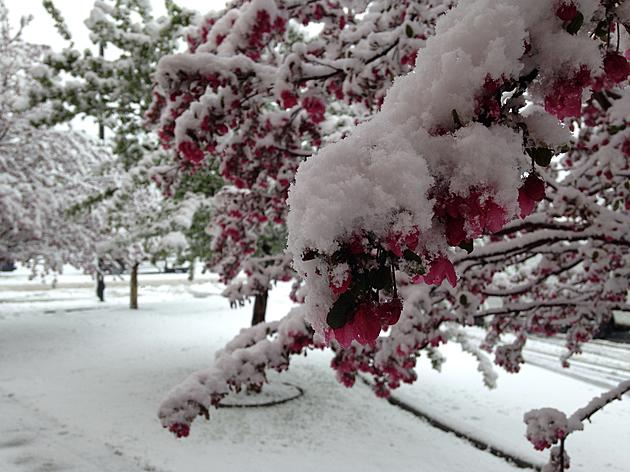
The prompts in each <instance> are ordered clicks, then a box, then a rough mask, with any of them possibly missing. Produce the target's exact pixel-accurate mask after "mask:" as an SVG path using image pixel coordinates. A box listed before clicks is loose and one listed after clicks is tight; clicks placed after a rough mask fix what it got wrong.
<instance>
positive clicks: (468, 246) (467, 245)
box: [459, 239, 475, 254]
mask: <svg viewBox="0 0 630 472" xmlns="http://www.w3.org/2000/svg"><path fill="white" fill-rule="evenodd" d="M459 247H460V248H462V249H464V250H466V252H467V253H468V254H470V253H471V252H473V249H474V248H475V247H474V244H473V240H472V239H467V240H466V241H462V242H461V243H460V244H459Z"/></svg>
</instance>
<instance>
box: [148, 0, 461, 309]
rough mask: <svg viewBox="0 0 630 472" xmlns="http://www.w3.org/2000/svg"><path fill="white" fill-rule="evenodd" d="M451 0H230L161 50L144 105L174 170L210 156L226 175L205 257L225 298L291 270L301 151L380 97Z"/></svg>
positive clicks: (339, 130)
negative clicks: (176, 49)
mask: <svg viewBox="0 0 630 472" xmlns="http://www.w3.org/2000/svg"><path fill="white" fill-rule="evenodd" d="M450 3H451V2H441V3H439V4H437V5H435V4H434V2H428V1H424V0H421V1H411V2H395V1H391V0H386V1H374V2H365V1H343V2H339V1H332V2H331V1H309V2H304V1H292V0H291V1H288V0H282V1H267V0H254V1H234V2H230V3H229V5H228V7H227V9H226V10H224V11H221V12H218V13H212V14H209V15H207V16H206V17H205V18H203V19H202V20H201V21H200V23H199V24H198V25H197V27H195V28H191V29H190V30H189V32H188V34H187V39H188V44H189V51H188V52H187V53H185V54H176V55H172V56H166V57H164V58H163V59H162V60H161V61H160V64H159V68H158V74H157V81H158V85H159V86H158V88H157V89H156V94H155V99H154V103H153V105H154V107H153V110H152V111H151V112H150V113H149V116H150V118H152V119H153V121H154V122H155V123H156V124H157V126H159V132H160V137H161V139H162V144H163V145H164V146H165V147H167V148H170V149H172V150H173V153H174V157H175V160H176V164H177V167H178V168H179V175H186V174H187V172H189V171H193V172H195V171H198V170H199V169H204V168H208V167H217V168H218V170H219V172H220V174H221V176H222V177H223V178H224V179H225V181H226V183H227V185H226V187H224V188H223V189H222V190H221V192H220V195H219V196H218V197H217V199H216V206H215V212H214V217H213V219H212V221H211V223H210V227H212V228H213V233H214V239H213V246H212V249H213V257H212V259H211V260H210V261H209V265H210V266H211V267H213V268H214V270H216V271H218V272H219V273H220V274H221V276H222V278H223V280H224V281H225V282H232V283H231V284H230V286H229V287H228V289H227V290H226V292H225V295H226V296H228V297H229V298H230V300H232V301H239V302H242V301H243V300H244V299H245V298H247V297H249V296H251V295H257V294H260V293H262V292H265V291H266V290H268V289H269V288H270V287H271V284H272V283H273V282H275V281H277V280H285V279H288V278H291V277H294V276H295V273H294V272H293V270H292V269H291V267H290V264H289V261H290V257H287V256H286V255H285V254H284V245H285V241H286V216H287V206H286V198H287V190H288V187H289V184H290V183H291V182H292V181H293V178H294V175H295V172H296V169H297V167H298V165H299V163H300V162H301V161H302V160H303V159H304V158H306V157H308V156H310V155H312V154H313V153H314V152H316V151H317V150H318V149H319V148H321V146H322V145H324V144H326V143H329V142H333V141H336V140H338V139H339V138H340V137H342V136H344V135H345V134H346V133H347V131H348V130H349V128H350V127H351V126H353V125H354V124H355V123H356V122H359V121H363V120H365V119H366V118H368V117H369V116H371V115H372V114H373V113H374V112H375V111H376V110H377V109H378V107H379V106H380V104H381V102H382V100H383V97H384V95H385V92H386V90H387V88H388V87H389V86H390V85H391V81H392V79H393V78H394V77H395V76H397V75H400V74H402V73H405V72H408V71H410V70H411V69H412V67H413V63H414V61H415V55H416V51H417V50H418V49H419V48H420V47H422V45H423V44H424V43H425V40H426V38H427V36H428V35H430V34H431V33H432V31H433V27H434V22H435V19H436V17H437V16H438V15H439V14H441V13H443V12H444V11H445V10H446V9H447V8H448V7H449V5H450ZM171 177H172V178H173V179H174V180H177V176H171ZM165 185H168V179H165ZM241 271H244V272H245V273H246V274H247V276H248V277H247V279H246V280H242V279H236V280H235V277H236V276H237V275H238V274H239V273H240V272H241Z"/></svg>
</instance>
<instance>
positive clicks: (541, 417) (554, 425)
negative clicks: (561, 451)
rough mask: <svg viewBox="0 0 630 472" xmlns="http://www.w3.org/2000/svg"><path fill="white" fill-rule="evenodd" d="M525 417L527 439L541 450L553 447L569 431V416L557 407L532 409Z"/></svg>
mask: <svg viewBox="0 0 630 472" xmlns="http://www.w3.org/2000/svg"><path fill="white" fill-rule="evenodd" d="M523 419H524V421H525V423H526V424H527V439H528V441H529V442H531V443H532V444H533V445H534V448H536V449H537V450H539V451H542V450H543V449H546V448H548V447H551V445H552V444H555V443H557V442H558V441H559V440H560V439H563V438H564V437H566V435H567V432H568V431H569V421H568V419H567V416H566V415H565V414H564V413H563V412H561V411H559V410H556V409H555V408H541V409H539V410H532V411H530V412H528V413H526V414H525V416H524V418H523Z"/></svg>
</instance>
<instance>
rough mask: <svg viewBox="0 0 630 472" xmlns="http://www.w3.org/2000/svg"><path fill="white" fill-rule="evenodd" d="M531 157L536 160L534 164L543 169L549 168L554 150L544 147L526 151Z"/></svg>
mask: <svg viewBox="0 0 630 472" xmlns="http://www.w3.org/2000/svg"><path fill="white" fill-rule="evenodd" d="M525 151H526V152H527V154H529V156H530V157H531V158H532V159H534V162H536V164H538V165H539V166H541V167H547V166H548V165H549V164H550V163H551V158H552V157H553V150H552V149H547V148H544V147H538V148H529V149H526V150H525Z"/></svg>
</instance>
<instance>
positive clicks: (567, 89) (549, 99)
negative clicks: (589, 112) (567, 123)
mask: <svg viewBox="0 0 630 472" xmlns="http://www.w3.org/2000/svg"><path fill="white" fill-rule="evenodd" d="M589 85H591V71H590V70H589V69H588V67H586V66H582V67H580V69H579V70H578V71H577V72H575V73H574V74H573V75H572V76H569V77H562V78H560V79H557V80H556V81H555V82H554V83H553V85H552V86H551V92H550V93H549V94H548V95H546V96H545V110H547V111H548V112H549V113H551V114H552V115H554V116H556V117H557V118H558V119H559V120H564V119H565V118H575V117H578V116H580V113H581V111H582V91H583V90H584V88H585V87H588V86H589Z"/></svg>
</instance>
